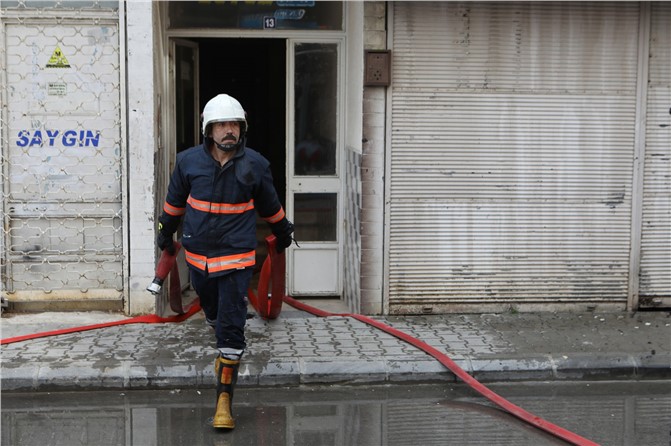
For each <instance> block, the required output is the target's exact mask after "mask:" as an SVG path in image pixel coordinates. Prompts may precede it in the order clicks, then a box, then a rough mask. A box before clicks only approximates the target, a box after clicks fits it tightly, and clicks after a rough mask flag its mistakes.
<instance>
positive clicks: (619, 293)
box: [388, 2, 638, 313]
mask: <svg viewBox="0 0 671 446" xmlns="http://www.w3.org/2000/svg"><path fill="white" fill-rule="evenodd" d="M393 6H394V8H393V11H394V12H393V53H394V60H393V91H392V119H391V157H390V161H389V163H390V186H389V197H390V205H389V211H388V212H389V254H388V262H389V263H388V264H389V269H388V270H389V305H390V308H389V311H390V313H408V312H419V311H423V310H424V311H431V310H433V309H439V310H442V311H451V310H457V309H463V307H460V305H459V304H469V303H485V302H486V303H498V304H506V305H507V304H515V303H543V304H547V303H550V302H569V303H571V302H582V303H587V302H594V303H598V302H611V303H612V302H616V303H619V302H621V303H623V304H624V303H625V302H626V299H627V290H628V288H627V287H628V262H629V242H630V229H631V228H630V215H631V190H632V160H633V150H634V149H633V148H634V124H635V99H636V74H637V40H638V6H637V4H630V3H516V4H506V3H493V4H479V3H452V2H450V3H441V2H430V3H419V2H407V3H406V2H403V3H394V5H393ZM441 305H442V306H441Z"/></svg>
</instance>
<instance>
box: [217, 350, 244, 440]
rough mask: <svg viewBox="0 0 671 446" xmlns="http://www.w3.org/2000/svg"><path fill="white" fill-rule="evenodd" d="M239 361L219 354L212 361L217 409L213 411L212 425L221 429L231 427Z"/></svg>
mask: <svg viewBox="0 0 671 446" xmlns="http://www.w3.org/2000/svg"><path fill="white" fill-rule="evenodd" d="M239 367H240V361H239V360H238V361H233V360H231V359H226V358H223V357H221V356H219V357H218V358H217V359H216V360H215V363H214V371H215V373H216V376H217V409H216V412H215V413H214V419H213V420H212V426H214V427H216V428H222V429H233V428H234V427H235V420H234V419H233V411H232V408H233V389H234V388H235V384H236V382H237V381H238V368H239Z"/></svg>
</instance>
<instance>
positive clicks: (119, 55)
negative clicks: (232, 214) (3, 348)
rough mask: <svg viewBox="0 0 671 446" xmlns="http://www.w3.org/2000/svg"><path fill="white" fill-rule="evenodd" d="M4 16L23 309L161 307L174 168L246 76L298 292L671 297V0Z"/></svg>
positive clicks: (411, 301)
mask: <svg viewBox="0 0 671 446" xmlns="http://www.w3.org/2000/svg"><path fill="white" fill-rule="evenodd" d="M1 7H2V11H1V12H2V24H1V25H0V26H1V27H0V38H1V39H2V57H1V61H0V63H2V78H1V79H0V81H1V84H2V89H1V94H2V126H1V128H0V131H1V132H2V135H1V136H2V138H1V140H2V161H3V162H2V169H3V170H2V178H3V182H2V197H3V203H2V206H3V220H4V221H3V223H4V225H3V234H2V238H1V240H0V243H2V252H3V257H2V265H1V268H2V295H3V299H5V300H7V301H9V302H10V304H13V305H16V306H17V307H23V308H27V309H39V310H49V309H54V308H61V309H62V308H73V309H108V310H122V309H123V310H124V311H125V312H126V313H128V314H142V313H151V312H162V311H163V310H164V304H163V302H164V299H163V298H162V297H158V298H156V297H154V296H152V295H151V294H149V293H148V292H147V291H145V288H146V286H147V284H148V283H149V282H150V281H151V279H152V277H153V271H154V266H155V264H156V260H157V256H158V252H157V250H156V248H155V246H154V238H155V230H156V218H157V216H158V213H159V212H160V210H161V208H162V205H163V198H164V196H165V191H166V187H167V181H168V177H169V174H170V172H171V170H172V166H173V164H174V159H175V155H176V153H177V152H179V151H180V150H183V149H185V148H187V147H190V146H192V145H195V144H198V143H199V142H200V134H199V114H200V110H201V109H202V106H203V105H204V103H205V102H206V101H207V100H208V99H209V98H211V97H213V96H214V95H216V94H218V93H229V94H231V95H233V96H235V97H237V98H238V99H239V100H240V101H241V103H242V104H243V106H244V107H245V109H246V111H247V112H248V115H249V116H248V120H249V123H250V133H249V145H250V146H251V147H253V148H255V149H257V150H259V151H260V152H261V153H262V154H264V156H266V157H267V158H268V159H269V160H270V161H271V163H272V166H273V176H274V179H275V182H276V186H277V188H278V190H279V191H280V194H281V195H282V196H283V198H284V204H285V208H286V209H287V213H288V216H289V218H290V219H291V220H292V221H294V223H295V224H296V234H295V235H296V238H297V239H298V240H299V244H300V247H296V246H294V247H292V248H291V249H289V250H288V252H287V256H288V257H287V288H288V289H287V291H288V294H290V295H293V296H296V297H299V298H300V297H308V296H319V297H333V298H334V299H341V300H342V301H344V303H346V305H347V306H348V307H349V309H350V310H351V311H354V312H362V313H367V314H430V313H443V312H486V311H508V310H511V309H515V310H519V311H526V310H557V309H573V310H588V309H592V308H599V309H606V308H610V309H620V310H627V309H628V310H636V309H639V308H653V307H662V306H666V307H668V306H671V198H670V197H671V174H670V172H671V161H670V160H671V30H669V27H668V23H669V22H670V21H671V2H651V3H636V2H631V3H629V2H613V3H608V2H595V3H590V2H580V3H577V2H576V3H573V2H556V3H555V2H539V3H532V2H528V3H510V4H508V3H494V4H492V3H477V2H465V3H457V2H377V1H375V2H313V1H298V2H117V1H77V2H32V1H29V0H26V1H4V2H3V4H2V6H1ZM264 231H265V232H264ZM258 232H259V240H260V241H262V240H263V237H264V236H265V235H266V234H267V233H268V232H267V228H265V227H264V226H263V224H262V223H260V224H259V231H258ZM259 251H260V256H261V257H262V254H263V253H262V251H263V245H261V246H260V250H259ZM182 270H183V271H182V274H183V278H184V282H186V275H185V273H184V267H183V266H182Z"/></svg>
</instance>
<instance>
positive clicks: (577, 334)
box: [0, 304, 671, 391]
mask: <svg viewBox="0 0 671 446" xmlns="http://www.w3.org/2000/svg"><path fill="white" fill-rule="evenodd" d="M120 319H125V318H124V316H122V315H118V314H106V313H42V314H34V315H30V314H23V315H22V314H11V313H10V314H3V317H2V320H1V322H0V323H1V330H2V338H3V339H6V338H10V337H14V336H18V335H21V334H26V333H31V332H35V331H49V330H53V329H55V328H63V327H71V326H80V325H87V324H94V323H100V322H104V321H108V320H120ZM373 319H374V320H376V321H379V322H383V323H385V324H388V325H389V326H392V327H394V328H396V329H398V330H401V331H403V332H404V333H407V334H408V335H411V336H414V337H416V338H418V339H420V340H422V341H424V342H425V343H427V344H429V345H430V346H432V347H434V348H436V349H437V350H439V351H440V352H443V353H445V354H447V355H448V356H449V357H450V358H452V359H453V360H454V361H455V362H456V363H457V364H458V365H459V366H460V367H461V368H463V369H464V370H466V371H467V372H468V373H470V374H471V375H473V376H474V377H475V378H476V379H478V380H480V381H483V382H492V381H501V380H505V381H526V380H576V379H592V380H593V379H625V380H628V379H669V378H671V314H670V313H669V312H665V311H655V312H637V313H625V312H621V313H504V314H454V315H435V316H387V317H374V318H373ZM246 333H247V337H248V348H247V351H246V353H245V356H244V358H243V361H242V364H241V368H240V378H239V381H238V385H239V386H286V385H300V384H324V383H359V384H360V383H366V384H382V383H398V382H435V381H439V382H454V381H456V378H455V376H454V375H453V374H452V373H451V372H450V371H448V370H447V369H446V368H445V367H444V366H443V365H441V364H440V363H439V362H437V361H436V360H435V359H434V358H432V357H430V356H429V355H427V354H426V353H424V352H423V351H421V350H418V349H417V348H415V347H413V346H411V345H410V344H408V343H406V342H404V341H402V340H401V339H398V338H396V337H394V336H392V335H390V334H387V333H384V332H382V331H380V330H378V329H376V328H374V327H372V326H370V325H367V324H364V323H363V322H360V321H358V320H356V319H353V318H351V317H347V316H331V317H316V316H313V315H311V314H308V313H306V312H304V311H299V310H297V309H294V308H293V307H290V306H288V305H286V304H285V305H284V308H283V310H282V313H281V314H280V316H279V318H277V319H275V320H270V321H267V320H263V319H261V318H259V317H255V318H253V319H250V320H249V321H248V324H247V330H246ZM214 346H215V344H214V336H213V333H212V330H211V328H210V327H208V326H206V325H205V323H204V318H203V316H202V312H199V313H197V314H196V315H194V316H192V317H191V318H189V319H187V320H186V321H184V322H180V323H161V324H144V323H143V324H129V325H121V326H115V327H109V328H102V329H97V330H91V331H83V332H77V333H71V334H63V335H58V336H52V337H45V338H40V339H34V340H28V341H22V342H16V343H12V344H7V345H3V346H2V347H1V348H2V350H1V352H2V369H1V372H2V373H1V384H2V389H3V390H5V391H7V390H12V391H31V390H82V389H88V390H94V389H95V390H97V389H154V388H205V389H209V388H210V387H211V386H213V383H214V371H213V362H214V357H215V356H216V350H215V348H214Z"/></svg>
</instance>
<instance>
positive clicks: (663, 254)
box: [639, 2, 671, 306]
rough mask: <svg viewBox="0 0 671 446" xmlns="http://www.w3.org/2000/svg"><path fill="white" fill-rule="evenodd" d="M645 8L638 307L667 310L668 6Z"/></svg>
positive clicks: (670, 230)
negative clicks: (646, 41) (647, 40)
mask: <svg viewBox="0 0 671 446" xmlns="http://www.w3.org/2000/svg"><path fill="white" fill-rule="evenodd" d="M650 8H651V26H650V73H649V82H648V104H647V117H646V141H645V145H646V147H645V167H644V172H645V173H644V180H643V181H644V185H643V219H642V221H643V224H642V235H641V267H640V282H639V296H640V299H639V301H640V304H641V306H659V305H664V306H671V27H670V26H669V24H671V3H668V2H664V3H663V2H659V3H658V2H653V3H652V4H651V5H650Z"/></svg>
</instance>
